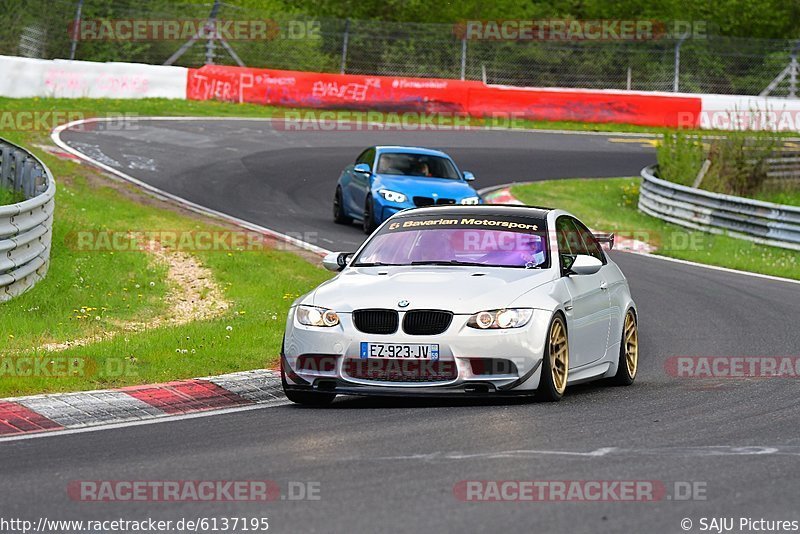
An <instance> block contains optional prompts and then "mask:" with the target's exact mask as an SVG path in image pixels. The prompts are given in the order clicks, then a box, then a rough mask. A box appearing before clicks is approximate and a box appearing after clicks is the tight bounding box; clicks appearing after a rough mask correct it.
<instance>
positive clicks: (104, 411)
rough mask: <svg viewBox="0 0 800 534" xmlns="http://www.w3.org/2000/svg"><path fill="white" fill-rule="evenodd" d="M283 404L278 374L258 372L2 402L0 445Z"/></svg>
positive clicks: (260, 370)
mask: <svg viewBox="0 0 800 534" xmlns="http://www.w3.org/2000/svg"><path fill="white" fill-rule="evenodd" d="M283 400H285V396H284V395H283V389H282V387H281V379H280V374H279V373H278V372H276V371H271V370H267V369H259V370H255V371H244V372H240V373H231V374H225V375H219V376H210V377H205V378H196V379H191V380H178V381H174V382H167V383H164V384H149V385H143V386H130V387H125V388H121V389H109V390H98V391H85V392H78V393H60V394H52V395H34V396H31V397H14V398H8V399H0V440H2V439H4V438H9V437H18V436H22V435H26V434H32V433H41V432H53V431H60V430H73V429H80V428H88V427H97V426H105V425H116V424H122V423H131V422H139V421H146V420H151V419H157V418H163V417H169V416H176V415H187V414H193V413H199V412H208V411H214V410H224V409H231V408H237V407H247V406H256V405H261V404H275V403H277V402H280V401H283Z"/></svg>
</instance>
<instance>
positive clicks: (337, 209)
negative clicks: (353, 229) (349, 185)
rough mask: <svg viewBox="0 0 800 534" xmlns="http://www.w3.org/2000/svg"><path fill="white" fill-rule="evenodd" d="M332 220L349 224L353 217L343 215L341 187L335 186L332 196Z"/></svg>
mask: <svg viewBox="0 0 800 534" xmlns="http://www.w3.org/2000/svg"><path fill="white" fill-rule="evenodd" d="M333 222H335V223H336V224H350V223H351V222H353V219H351V218H350V217H348V216H347V215H345V212H344V199H343V195H342V188H341V187H337V188H336V194H335V195H334V196H333Z"/></svg>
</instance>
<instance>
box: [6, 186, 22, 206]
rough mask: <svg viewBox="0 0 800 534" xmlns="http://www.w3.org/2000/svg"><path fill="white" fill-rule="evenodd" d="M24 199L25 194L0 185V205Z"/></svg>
mask: <svg viewBox="0 0 800 534" xmlns="http://www.w3.org/2000/svg"><path fill="white" fill-rule="evenodd" d="M23 200H25V195H23V194H22V193H20V192H19V191H11V190H9V189H6V188H4V187H0V206H7V205H9V204H16V203H17V202H22V201H23Z"/></svg>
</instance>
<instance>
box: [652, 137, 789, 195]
mask: <svg viewBox="0 0 800 534" xmlns="http://www.w3.org/2000/svg"><path fill="white" fill-rule="evenodd" d="M779 142H780V139H779V138H778V137H777V136H776V135H775V134H773V133H769V132H766V133H765V132H751V131H741V130H739V131H732V132H729V133H727V134H725V135H721V136H714V137H709V138H707V139H706V140H705V141H704V139H703V138H702V137H701V136H694V135H691V136H690V135H687V134H685V133H683V132H677V133H668V134H664V139H663V141H662V143H661V145H660V146H659V147H658V150H657V156H658V165H659V172H660V176H661V178H663V179H665V180H669V181H670V182H675V183H678V184H682V185H688V186H691V185H692V184H693V183H694V181H695V178H697V175H698V173H699V172H700V169H701V168H702V166H703V162H704V161H705V160H706V159H708V160H710V161H711V166H710V167H709V169H708V171H707V172H706V174H705V176H704V177H703V180H702V182H701V184H700V188H701V189H705V190H707V191H713V192H716V193H724V194H727V195H736V196H746V197H751V196H754V195H755V194H757V193H758V192H760V191H761V190H762V188H763V187H764V184H765V182H766V180H767V171H768V164H767V160H768V159H769V158H770V157H771V156H772V154H773V153H774V152H775V150H776V149H777V148H778V147H779Z"/></svg>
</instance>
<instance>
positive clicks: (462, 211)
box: [397, 204, 553, 219]
mask: <svg viewBox="0 0 800 534" xmlns="http://www.w3.org/2000/svg"><path fill="white" fill-rule="evenodd" d="M551 211H553V208H543V207H540V206H520V205H513V204H480V205H477V206H462V205H457V204H456V205H454V204H442V205H438V206H427V207H424V208H413V209H408V210H403V211H401V212H400V213H398V214H397V217H410V216H414V217H415V216H419V215H436V216H437V217H439V216H442V215H481V216H486V215H506V216H516V217H532V218H537V219H547V214H548V213H550V212H551Z"/></svg>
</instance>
